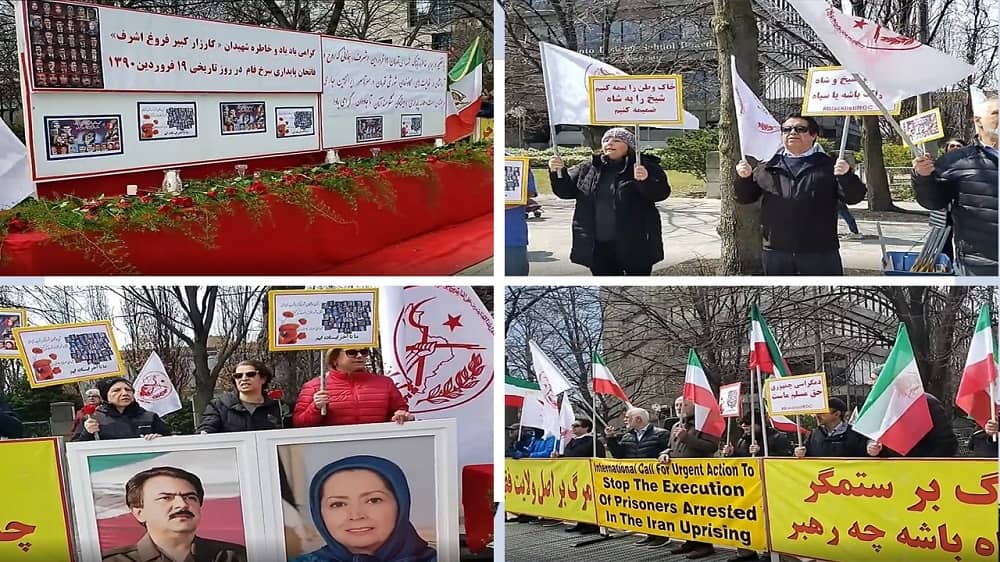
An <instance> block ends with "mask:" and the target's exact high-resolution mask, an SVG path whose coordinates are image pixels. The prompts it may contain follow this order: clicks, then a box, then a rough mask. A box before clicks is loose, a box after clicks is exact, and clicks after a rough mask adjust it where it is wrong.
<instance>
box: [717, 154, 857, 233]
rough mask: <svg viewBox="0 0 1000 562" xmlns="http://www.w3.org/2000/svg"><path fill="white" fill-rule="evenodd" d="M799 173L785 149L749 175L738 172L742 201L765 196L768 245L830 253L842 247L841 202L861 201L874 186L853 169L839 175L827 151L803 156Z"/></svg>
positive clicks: (762, 217)
mask: <svg viewBox="0 0 1000 562" xmlns="http://www.w3.org/2000/svg"><path fill="white" fill-rule="evenodd" d="M803 160H804V162H803V167H802V169H801V170H799V173H798V175H796V176H793V175H792V172H791V171H790V170H789V169H788V166H787V165H786V163H785V161H784V157H783V156H782V155H781V154H777V155H775V156H774V157H773V158H771V159H770V160H769V161H767V162H765V163H763V164H761V165H759V166H757V168H756V169H755V170H754V171H753V174H752V175H751V176H750V177H749V178H741V177H739V176H737V177H736V183H735V184H734V188H735V192H736V201H737V202H738V203H742V204H750V203H754V202H756V201H757V200H760V211H761V215H760V228H761V235H762V236H763V237H764V248H766V249H770V250H777V251H781V252H828V251H831V250H837V249H839V248H840V241H839V240H838V239H837V205H838V203H839V202H840V201H843V202H844V203H847V204H848V205H853V204H855V203H860V202H861V201H862V200H864V198H865V193H866V192H867V191H868V190H867V188H865V184H863V183H861V179H860V178H858V176H857V175H855V173H854V170H851V171H850V172H848V173H847V174H845V175H843V176H834V175H833V165H834V164H835V163H836V160H835V159H833V158H831V157H830V156H829V155H827V154H825V153H823V152H816V153H814V154H810V155H809V156H805V157H804V158H803Z"/></svg>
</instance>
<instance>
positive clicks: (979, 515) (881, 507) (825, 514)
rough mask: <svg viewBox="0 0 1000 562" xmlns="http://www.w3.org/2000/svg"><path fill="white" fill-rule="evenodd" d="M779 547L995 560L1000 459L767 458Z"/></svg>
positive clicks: (827, 556) (857, 555)
mask: <svg viewBox="0 0 1000 562" xmlns="http://www.w3.org/2000/svg"><path fill="white" fill-rule="evenodd" d="M764 471H765V474H766V482H767V491H766V494H765V495H766V499H767V508H768V515H769V523H770V533H771V547H772V549H773V550H774V551H776V552H783V553H786V554H792V555H796V556H806V557H812V558H819V559H823V560H871V561H878V560H884V561H887V562H895V561H898V560H906V561H907V562H920V561H927V562H930V561H934V562H940V561H943V560H946V561H953V560H954V561H957V560H961V561H963V562H972V561H983V562H985V561H986V560H990V561H996V560H997V555H998V553H1000V552H998V545H997V461H996V460H995V459H994V460H972V459H968V460H966V459H953V460H910V459H878V460H861V461H850V460H843V461H841V460H831V459H825V460H811V459H767V460H765V461H764Z"/></svg>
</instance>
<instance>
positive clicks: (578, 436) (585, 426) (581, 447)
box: [552, 418, 604, 535]
mask: <svg viewBox="0 0 1000 562" xmlns="http://www.w3.org/2000/svg"><path fill="white" fill-rule="evenodd" d="M570 430H571V431H572V432H573V438H572V439H570V440H569V443H566V446H565V447H563V452H562V454H561V455H560V454H559V453H557V452H556V451H552V458H558V457H593V456H594V447H597V458H604V444H603V443H601V442H600V441H597V440H596V439H595V438H594V433H593V431H594V424H593V423H592V422H591V421H590V420H587V419H583V418H576V419H575V420H573V425H572V426H571V428H570ZM598 531H600V527H598V526H597V525H594V524H591V523H577V524H576V525H573V526H572V527H569V528H568V529H566V532H567V533H574V532H576V533H583V534H584V535H589V534H592V533H596V532H598Z"/></svg>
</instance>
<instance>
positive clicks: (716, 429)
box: [683, 349, 726, 438]
mask: <svg viewBox="0 0 1000 562" xmlns="http://www.w3.org/2000/svg"><path fill="white" fill-rule="evenodd" d="M683 396H684V399H685V400H690V401H692V402H694V428H695V429H697V430H698V431H700V432H702V433H707V434H709V435H713V436H715V437H719V438H721V437H722V434H724V433H725V432H726V420H725V419H723V418H722V411H721V410H719V399H718V398H716V397H715V393H714V392H712V386H711V385H710V384H709V383H708V376H707V375H705V370H704V369H702V367H701V361H700V360H699V359H698V354H697V353H695V351H694V349H692V350H691V352H690V353H689V354H688V364H687V371H685V372H684V391H683Z"/></svg>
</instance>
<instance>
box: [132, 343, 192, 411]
mask: <svg viewBox="0 0 1000 562" xmlns="http://www.w3.org/2000/svg"><path fill="white" fill-rule="evenodd" d="M134 386H135V401H136V402H138V403H139V405H140V406H142V407H143V408H144V409H146V410H149V411H150V412H153V413H154V414H157V415H160V416H165V415H167V414H169V413H171V412H176V411H177V410H180V409H181V397H180V395H179V394H177V389H176V388H174V383H173V382H172V381H171V380H170V377H168V376H167V369H166V367H164V366H163V361H161V360H160V356H159V355H157V354H156V352H155V351H154V352H153V353H150V354H149V358H148V359H146V364H145V365H143V366H142V370H141V371H139V376H137V377H136V378H135V385H134Z"/></svg>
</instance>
